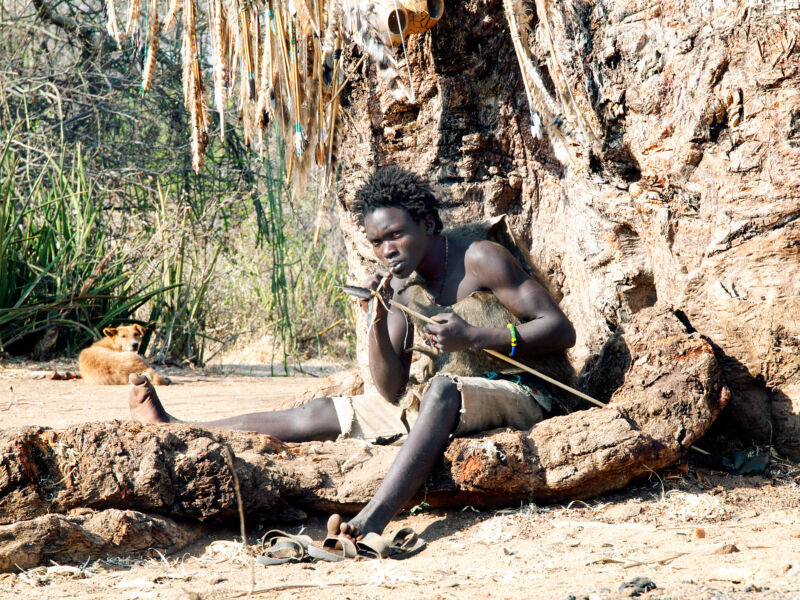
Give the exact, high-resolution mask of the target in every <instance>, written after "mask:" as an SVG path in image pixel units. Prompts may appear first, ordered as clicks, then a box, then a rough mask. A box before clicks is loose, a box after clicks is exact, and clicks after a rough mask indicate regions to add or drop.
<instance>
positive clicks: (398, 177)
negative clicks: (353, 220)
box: [351, 165, 442, 233]
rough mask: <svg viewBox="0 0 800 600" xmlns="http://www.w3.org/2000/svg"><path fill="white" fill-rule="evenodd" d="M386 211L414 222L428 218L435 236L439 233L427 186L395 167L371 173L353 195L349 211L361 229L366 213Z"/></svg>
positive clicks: (436, 209)
mask: <svg viewBox="0 0 800 600" xmlns="http://www.w3.org/2000/svg"><path fill="white" fill-rule="evenodd" d="M388 207H394V208H401V209H403V210H405V211H407V212H408V213H409V214H410V215H411V218H413V219H414V220H415V221H416V222H420V221H422V219H424V218H425V217H426V216H428V215H431V217H433V220H434V224H435V227H434V231H435V232H436V233H439V232H440V231H441V230H442V220H441V218H440V217H439V208H440V203H439V201H438V200H437V199H436V196H434V195H433V191H432V190H431V187H430V185H429V184H428V182H427V181H425V180H424V179H423V178H422V177H420V176H419V175H417V174H416V173H412V172H411V171H409V170H407V169H404V168H402V167H398V166H397V165H386V166H381V167H378V168H377V169H375V172H374V173H373V174H372V177H370V179H369V180H368V181H367V182H366V183H365V184H364V185H363V186H361V188H360V189H359V190H358V191H357V192H356V196H355V200H354V201H353V204H352V205H351V210H352V211H353V213H354V214H355V215H356V217H357V218H358V222H359V223H360V224H362V225H363V224H364V219H365V218H366V216H367V215H368V214H369V213H371V212H373V211H375V210H377V209H379V208H388Z"/></svg>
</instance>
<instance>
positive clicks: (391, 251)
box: [364, 207, 434, 279]
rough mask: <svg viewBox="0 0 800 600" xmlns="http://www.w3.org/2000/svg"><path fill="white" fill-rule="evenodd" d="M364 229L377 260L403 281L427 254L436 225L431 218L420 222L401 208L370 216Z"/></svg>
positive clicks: (388, 208) (380, 209) (375, 212)
mask: <svg viewBox="0 0 800 600" xmlns="http://www.w3.org/2000/svg"><path fill="white" fill-rule="evenodd" d="M364 229H365V230H366V233H367V239H368V240H369V242H370V243H371V244H372V250H373V252H375V256H377V257H378V260H380V261H381V262H382V263H384V264H385V265H386V266H387V267H389V270H390V271H391V272H392V275H394V276H395V277H399V278H400V279H404V278H406V277H408V276H409V275H411V273H412V272H413V271H414V269H416V268H417V265H419V262H420V261H421V260H422V258H423V257H424V256H425V253H426V252H427V251H428V247H429V244H430V239H431V235H432V234H433V230H434V225H433V221H432V219H430V218H426V219H423V220H421V221H419V222H417V221H415V220H414V218H413V217H412V216H411V215H410V214H409V213H408V212H407V211H405V210H403V209H402V208H395V207H385V208H378V209H375V210H374V211H372V212H370V213H368V214H367V216H366V217H365V218H364Z"/></svg>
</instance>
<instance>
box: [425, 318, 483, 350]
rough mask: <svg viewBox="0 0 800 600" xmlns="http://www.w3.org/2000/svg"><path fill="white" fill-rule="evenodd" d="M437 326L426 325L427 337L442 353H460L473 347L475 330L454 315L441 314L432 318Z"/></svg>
mask: <svg viewBox="0 0 800 600" xmlns="http://www.w3.org/2000/svg"><path fill="white" fill-rule="evenodd" d="M431 318H432V319H433V320H434V321H436V325H433V324H431V323H428V324H427V325H425V335H427V336H428V338H429V339H430V341H431V343H432V344H433V346H434V347H435V348H437V349H439V350H441V351H442V352H458V351H459V350H467V349H470V348H472V347H473V339H472V338H473V335H472V334H473V333H474V331H475V328H474V327H473V326H472V325H470V324H469V323H467V322H466V321H465V320H464V319H462V318H461V317H459V316H458V315H456V314H454V313H441V314H438V315H434V316H433V317H431Z"/></svg>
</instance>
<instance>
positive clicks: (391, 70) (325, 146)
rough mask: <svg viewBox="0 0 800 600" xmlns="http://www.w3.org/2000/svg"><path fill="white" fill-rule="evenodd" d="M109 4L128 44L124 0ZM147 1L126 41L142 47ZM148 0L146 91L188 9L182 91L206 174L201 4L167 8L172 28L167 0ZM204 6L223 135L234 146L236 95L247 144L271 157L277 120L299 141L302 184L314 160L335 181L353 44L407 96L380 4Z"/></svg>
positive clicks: (235, 2)
mask: <svg viewBox="0 0 800 600" xmlns="http://www.w3.org/2000/svg"><path fill="white" fill-rule="evenodd" d="M105 1H106V6H107V12H108V24H107V27H108V31H109V35H111V36H112V37H114V39H115V40H121V37H122V36H121V34H120V31H119V27H118V25H117V11H116V8H117V7H116V6H115V4H114V3H115V2H116V0H105ZM142 1H143V0H131V2H130V10H129V13H128V15H127V16H128V22H127V26H126V29H125V33H126V34H127V35H130V36H133V37H134V44H138V37H139V34H140V21H141V14H140V10H141V8H142V7H141V3H142ZM144 1H145V2H149V4H147V5H146V6H147V13H148V14H147V22H146V23H147V25H146V27H147V42H146V46H147V47H146V49H145V52H146V54H145V59H144V68H143V74H142V75H143V77H142V79H143V81H142V87H143V88H144V89H149V88H150V86H151V85H152V82H153V77H154V73H155V69H156V55H157V52H158V47H159V44H158V34H159V32H160V31H164V30H166V29H168V28H170V27H172V26H173V25H174V24H175V23H176V22H177V18H178V15H179V13H180V12H181V11H183V23H184V30H183V35H182V40H181V43H182V51H183V64H182V84H183V94H184V102H185V104H186V108H187V110H188V111H189V113H190V115H191V127H192V155H193V166H194V168H195V169H196V170H197V169H199V168H200V165H201V164H202V154H203V153H204V151H205V149H206V146H207V144H208V135H209V125H210V122H209V117H208V113H207V108H206V104H205V102H206V98H205V88H204V81H203V73H202V72H201V69H200V63H199V56H198V50H199V49H198V39H197V31H196V28H197V12H196V11H197V9H198V5H197V0H168V1H166V0H161V1H162V2H165V5H166V8H167V10H166V15H165V16H164V18H163V20H160V19H159V18H158V5H157V2H158V0H144ZM202 6H203V8H205V9H206V10H207V13H208V23H209V33H208V41H207V44H208V48H209V51H210V53H211V64H212V69H211V73H212V80H213V89H214V93H213V102H214V108H215V109H216V110H217V111H218V113H219V119H220V135H221V136H222V138H223V139H224V136H225V129H226V126H227V124H228V122H229V120H230V119H229V118H228V117H227V115H226V114H225V112H226V111H225V106H224V104H225V96H226V90H227V92H228V94H231V95H238V98H237V108H238V110H239V113H240V118H241V121H242V126H243V128H244V133H245V141H246V143H247V144H250V145H251V146H252V147H255V148H256V149H257V150H259V151H261V152H263V151H264V149H265V148H264V137H265V135H266V131H267V126H268V125H269V123H270V122H271V121H272V120H273V119H274V120H276V121H277V122H278V123H279V126H280V127H282V128H283V129H284V133H285V134H286V137H289V136H292V139H293V142H294V143H293V144H292V145H291V148H292V152H291V154H292V155H293V158H292V162H291V170H292V172H293V175H294V177H295V182H299V181H302V179H303V178H305V177H306V171H307V170H308V168H309V165H310V164H311V163H312V162H313V161H314V158H311V157H312V156H316V162H317V164H318V165H319V166H320V168H322V169H323V170H324V172H325V176H324V179H325V180H326V181H329V182H330V180H331V174H332V171H333V168H334V167H335V164H336V144H337V139H336V138H337V131H339V130H340V129H341V119H340V118H339V104H338V94H339V93H340V92H341V91H342V89H343V87H344V84H346V82H347V80H346V79H345V78H344V77H343V71H344V69H343V66H342V65H341V49H342V46H343V44H346V43H351V42H355V43H356V44H358V45H360V46H361V47H362V49H363V51H364V52H363V55H362V56H369V57H371V58H372V60H374V61H375V62H376V65H377V69H378V73H379V75H380V77H381V78H382V79H383V80H384V81H385V82H386V85H387V86H388V87H389V89H390V90H391V91H392V93H393V94H394V95H395V96H396V97H398V98H402V97H403V96H406V95H407V94H406V93H405V87H404V86H403V85H402V83H401V80H400V76H399V74H398V72H397V65H396V61H395V57H394V54H393V50H392V47H391V41H390V39H389V37H388V33H387V32H384V31H382V29H381V26H380V24H379V23H378V22H377V13H376V10H375V4H374V1H373V0H328V1H326V0H207V2H205V3H203V4H202ZM162 8H164V7H163V6H162ZM362 60H363V58H362ZM237 76H238V78H239V79H238V82H237V79H236V78H237ZM237 83H238V85H237ZM234 90H236V92H234ZM309 139H311V140H313V141H314V152H313V153H312V152H307V146H308V143H309V141H308V140H309Z"/></svg>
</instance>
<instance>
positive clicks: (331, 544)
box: [317, 535, 358, 562]
mask: <svg viewBox="0 0 800 600" xmlns="http://www.w3.org/2000/svg"><path fill="white" fill-rule="evenodd" d="M317 550H321V551H322V552H325V553H326V554H329V555H330V556H333V557H335V558H334V559H333V560H334V561H336V562H338V561H340V560H344V559H345V558H355V557H356V555H357V554H358V552H357V550H356V545H355V544H354V543H353V542H352V541H350V540H349V539H347V538H346V537H338V536H332V535H329V536H328V537H326V538H325V541H324V542H322V548H317ZM325 560H327V559H325Z"/></svg>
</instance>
